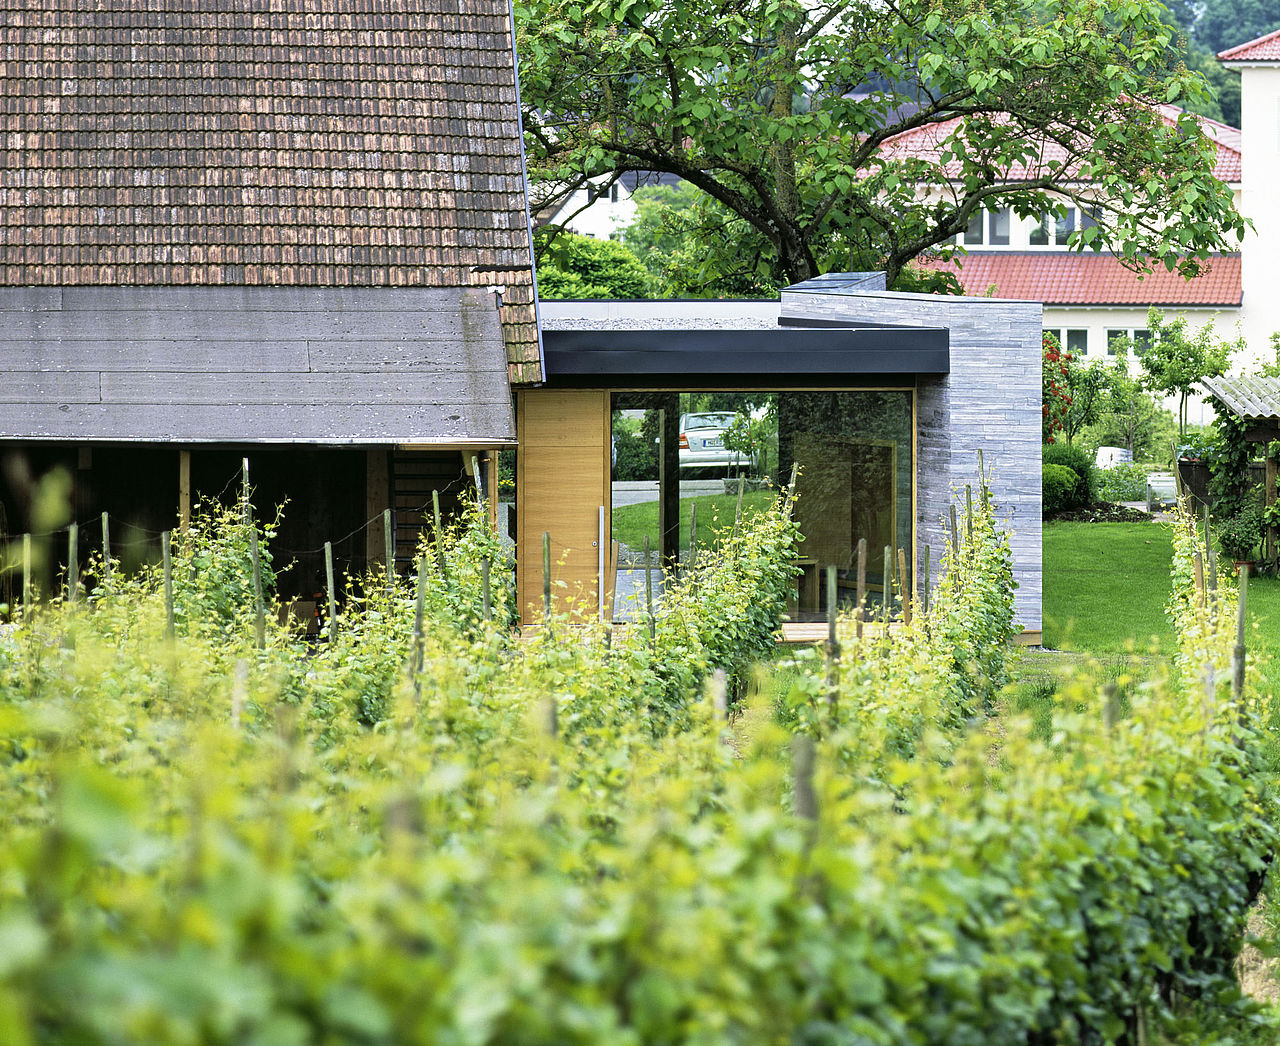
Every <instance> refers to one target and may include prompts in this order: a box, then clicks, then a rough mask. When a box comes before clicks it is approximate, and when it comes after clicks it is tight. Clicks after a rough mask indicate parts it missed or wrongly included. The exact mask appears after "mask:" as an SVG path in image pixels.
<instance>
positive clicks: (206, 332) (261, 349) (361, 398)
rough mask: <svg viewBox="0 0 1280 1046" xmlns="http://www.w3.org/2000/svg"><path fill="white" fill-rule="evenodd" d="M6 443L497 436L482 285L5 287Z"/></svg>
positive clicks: (488, 314)
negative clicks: (28, 440) (406, 286)
mask: <svg viewBox="0 0 1280 1046" xmlns="http://www.w3.org/2000/svg"><path fill="white" fill-rule="evenodd" d="M0 360H2V361H3V363H4V373H5V380H4V381H3V382H0V439H5V438H8V439H41V440H81V441H85V440H112V441H135V442H142V441H153V440H172V441H181V442H185V443H197V442H221V443H227V442H284V443H366V444H367V443H384V442H385V443H393V442H394V443H426V442H448V443H465V442H472V443H481V444H484V443H494V442H510V441H511V440H512V439H513V438H514V436H515V428H514V422H513V419H512V414H511V395H510V388H509V385H508V380H507V359H506V347H505V345H504V344H503V338H502V328H501V324H500V321H499V315H498V309H497V305H496V301H495V299H494V297H493V295H492V294H489V293H488V292H487V291H485V290H483V289H462V288H455V289H432V288H419V289H413V290H408V289H398V288H397V289H392V288H347V289H342V288H288V287H67V288H61V289H48V288H32V287H27V288H22V287H10V288H0Z"/></svg>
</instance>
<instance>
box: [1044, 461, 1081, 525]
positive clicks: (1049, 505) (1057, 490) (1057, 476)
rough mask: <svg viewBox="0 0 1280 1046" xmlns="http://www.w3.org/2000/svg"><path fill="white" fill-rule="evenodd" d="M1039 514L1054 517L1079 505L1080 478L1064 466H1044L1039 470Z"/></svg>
mask: <svg viewBox="0 0 1280 1046" xmlns="http://www.w3.org/2000/svg"><path fill="white" fill-rule="evenodd" d="M1041 476H1042V481H1041V498H1042V502H1041V512H1042V513H1043V514H1044V515H1046V516H1055V515H1057V514H1058V513H1059V512H1066V511H1068V510H1069V509H1072V508H1075V507H1076V506H1078V505H1079V504H1080V501H1079V490H1080V477H1079V476H1078V475H1077V474H1076V473H1075V472H1073V471H1072V470H1071V469H1069V468H1067V466H1066V465H1052V464H1050V465H1044V466H1043V467H1042V469H1041Z"/></svg>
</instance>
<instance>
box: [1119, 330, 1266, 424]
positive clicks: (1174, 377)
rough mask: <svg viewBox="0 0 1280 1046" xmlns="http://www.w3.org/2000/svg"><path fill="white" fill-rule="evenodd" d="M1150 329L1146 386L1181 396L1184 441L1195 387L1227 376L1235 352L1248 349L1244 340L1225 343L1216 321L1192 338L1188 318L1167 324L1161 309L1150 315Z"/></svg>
mask: <svg viewBox="0 0 1280 1046" xmlns="http://www.w3.org/2000/svg"><path fill="white" fill-rule="evenodd" d="M1147 326H1148V327H1149V328H1150V330H1151V346H1150V347H1149V348H1148V349H1147V350H1146V352H1145V353H1143V355H1142V369H1143V370H1144V371H1145V372H1146V377H1145V378H1144V379H1143V383H1144V385H1145V386H1146V387H1147V388H1148V389H1150V390H1151V391H1153V392H1161V393H1163V394H1164V395H1166V396H1177V397H1178V438H1179V439H1181V438H1182V436H1183V435H1184V434H1185V433H1186V431H1187V400H1188V399H1190V397H1191V392H1192V386H1194V385H1195V384H1196V383H1197V382H1200V381H1203V380H1204V379H1205V378H1213V377H1217V376H1218V375H1220V374H1222V373H1224V372H1225V371H1226V369H1227V364H1228V363H1230V361H1231V353H1232V352H1233V351H1235V350H1236V349H1243V348H1244V339H1243V338H1237V339H1236V340H1235V341H1233V342H1225V341H1222V340H1221V339H1220V338H1218V337H1216V336H1215V335H1214V332H1213V321H1212V320H1211V321H1210V322H1208V323H1206V324H1205V325H1204V326H1203V327H1201V328H1200V329H1199V330H1198V331H1197V332H1196V333H1195V334H1194V335H1188V334H1187V321H1186V318H1185V317H1181V316H1180V317H1178V318H1177V319H1176V320H1171V321H1170V322H1168V323H1166V322H1165V321H1164V315H1163V314H1162V313H1161V312H1160V311H1159V310H1158V309H1151V310H1150V311H1149V312H1148V313H1147Z"/></svg>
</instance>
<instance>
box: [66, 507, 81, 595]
mask: <svg viewBox="0 0 1280 1046" xmlns="http://www.w3.org/2000/svg"><path fill="white" fill-rule="evenodd" d="M79 588H80V528H79V527H78V526H77V525H76V524H75V523H72V524H71V526H69V527H68V528H67V602H68V603H70V604H73V605H74V603H75V601H76V596H77V595H78V594H79Z"/></svg>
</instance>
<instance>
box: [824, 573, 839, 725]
mask: <svg viewBox="0 0 1280 1046" xmlns="http://www.w3.org/2000/svg"><path fill="white" fill-rule="evenodd" d="M836 595H837V592H836V568H835V566H834V565H833V564H832V565H828V566H827V648H826V660H827V710H828V711H829V712H830V713H831V725H832V726H833V727H834V726H835V721H836V702H837V700H838V697H839V692H840V640H839V639H837V638H836Z"/></svg>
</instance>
